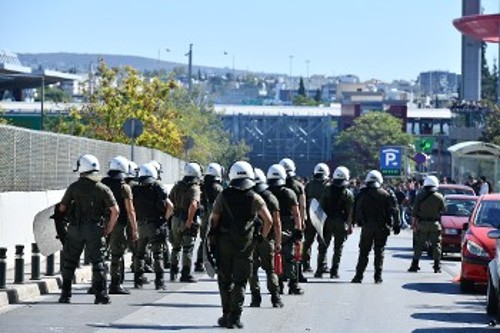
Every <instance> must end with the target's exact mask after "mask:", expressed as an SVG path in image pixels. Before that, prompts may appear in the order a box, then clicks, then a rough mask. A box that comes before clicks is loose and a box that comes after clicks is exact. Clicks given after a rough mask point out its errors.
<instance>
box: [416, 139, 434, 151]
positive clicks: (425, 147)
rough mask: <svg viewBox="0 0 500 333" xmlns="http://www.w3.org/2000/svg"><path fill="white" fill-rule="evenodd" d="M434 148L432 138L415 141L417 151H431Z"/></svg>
mask: <svg viewBox="0 0 500 333" xmlns="http://www.w3.org/2000/svg"><path fill="white" fill-rule="evenodd" d="M432 148H434V139H433V138H422V139H418V140H416V141H415V149H416V150H417V152H419V153H431V152H432Z"/></svg>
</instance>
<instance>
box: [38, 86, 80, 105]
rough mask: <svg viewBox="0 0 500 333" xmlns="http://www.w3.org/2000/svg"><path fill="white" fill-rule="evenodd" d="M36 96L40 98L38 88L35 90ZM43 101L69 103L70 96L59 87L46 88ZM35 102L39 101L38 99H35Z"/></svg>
mask: <svg viewBox="0 0 500 333" xmlns="http://www.w3.org/2000/svg"><path fill="white" fill-rule="evenodd" d="M37 96H42V94H41V91H40V88H38V89H37ZM44 99H45V101H52V102H55V103H62V102H65V103H69V102H71V96H70V95H69V94H68V93H67V92H65V91H64V90H62V89H61V88H59V87H46V88H45V92H44ZM35 100H37V101H39V100H40V97H37V98H36V99H35Z"/></svg>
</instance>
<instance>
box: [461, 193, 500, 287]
mask: <svg viewBox="0 0 500 333" xmlns="http://www.w3.org/2000/svg"><path fill="white" fill-rule="evenodd" d="M498 228H500V194H499V193H493V194H485V195H482V196H480V197H479V199H478V201H477V203H476V206H475V208H474V211H473V212H472V215H471V217H470V219H469V223H468V229H467V232H466V233H465V235H464V238H463V241H462V269H461V272H460V289H461V290H462V291H463V292H470V291H472V290H473V289H474V285H475V284H486V283H487V282H488V264H489V262H490V261H491V260H492V259H493V258H495V251H496V242H495V240H494V239H491V238H489V237H488V232H489V231H491V230H494V229H498Z"/></svg>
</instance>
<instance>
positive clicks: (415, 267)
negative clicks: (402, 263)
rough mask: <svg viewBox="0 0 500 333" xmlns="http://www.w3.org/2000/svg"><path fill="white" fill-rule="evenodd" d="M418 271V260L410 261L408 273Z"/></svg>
mask: <svg viewBox="0 0 500 333" xmlns="http://www.w3.org/2000/svg"><path fill="white" fill-rule="evenodd" d="M419 270H420V267H418V260H416V259H413V260H412V261H411V266H410V268H408V272H415V273H416V272H418V271H419Z"/></svg>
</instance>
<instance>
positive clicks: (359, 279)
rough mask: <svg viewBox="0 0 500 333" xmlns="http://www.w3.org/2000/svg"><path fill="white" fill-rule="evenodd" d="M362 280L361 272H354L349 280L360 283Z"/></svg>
mask: <svg viewBox="0 0 500 333" xmlns="http://www.w3.org/2000/svg"><path fill="white" fill-rule="evenodd" d="M361 282H363V274H359V273H357V272H356V275H354V277H353V278H352V280H351V283H361Z"/></svg>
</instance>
